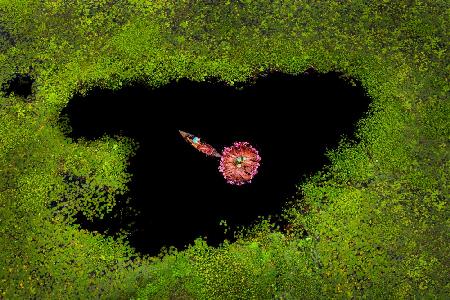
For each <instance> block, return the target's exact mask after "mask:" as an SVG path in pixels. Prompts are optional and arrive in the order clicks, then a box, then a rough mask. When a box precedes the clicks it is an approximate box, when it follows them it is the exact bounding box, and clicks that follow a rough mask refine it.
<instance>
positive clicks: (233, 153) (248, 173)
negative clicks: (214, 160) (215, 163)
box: [219, 142, 261, 185]
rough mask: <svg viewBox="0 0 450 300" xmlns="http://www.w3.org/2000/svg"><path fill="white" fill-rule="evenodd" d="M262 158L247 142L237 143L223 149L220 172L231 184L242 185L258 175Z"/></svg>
mask: <svg viewBox="0 0 450 300" xmlns="http://www.w3.org/2000/svg"><path fill="white" fill-rule="evenodd" d="M260 161H261V157H260V156H259V154H258V151H256V149H255V148H253V147H252V146H250V144H249V143H247V142H235V143H234V144H233V146H231V147H225V148H224V149H223V153H222V157H221V159H220V166H219V171H220V172H221V173H222V175H223V177H224V178H225V179H226V180H227V182H228V183H230V184H236V185H242V184H244V183H248V182H251V181H252V178H253V177H254V176H255V175H256V174H257V173H258V167H259V162H260Z"/></svg>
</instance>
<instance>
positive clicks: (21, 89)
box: [2, 74, 33, 98]
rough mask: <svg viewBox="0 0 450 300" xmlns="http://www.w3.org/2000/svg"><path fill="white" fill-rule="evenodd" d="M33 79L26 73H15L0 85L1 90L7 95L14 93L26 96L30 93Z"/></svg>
mask: <svg viewBox="0 0 450 300" xmlns="http://www.w3.org/2000/svg"><path fill="white" fill-rule="evenodd" d="M32 86H33V79H32V78H31V76H30V75H28V74H16V75H15V76H14V77H13V78H11V79H10V80H9V81H8V82H7V83H6V84H4V85H3V86H2V90H3V91H4V92H5V93H6V95H7V96H9V95H11V93H14V94H15V95H17V96H21V97H25V98H26V97H28V96H30V95H31V93H32Z"/></svg>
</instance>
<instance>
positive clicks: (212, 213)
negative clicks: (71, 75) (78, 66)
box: [62, 70, 369, 254]
mask: <svg viewBox="0 0 450 300" xmlns="http://www.w3.org/2000/svg"><path fill="white" fill-rule="evenodd" d="M368 106H369V99H368V97H367V96H365V92H364V91H363V89H362V88H361V87H360V86H359V85H358V84H357V85H356V86H352V85H351V84H349V83H348V82H346V81H344V80H343V79H341V78H340V77H339V74H336V73H328V74H322V75H320V74H317V73H315V72H314V71H313V70H310V71H309V72H308V73H305V74H303V75H299V76H292V75H286V74H282V73H278V72H273V73H270V74H267V75H266V76H261V77H259V78H258V79H257V81H256V84H255V85H251V86H246V87H245V88H243V89H242V90H236V89H235V88H233V87H228V86H225V85H224V84H222V83H212V82H210V83H206V82H204V83H197V82H191V81H189V80H186V79H183V80H180V81H179V82H178V83H176V82H172V83H170V84H168V85H167V86H165V87H162V88H159V89H156V90H152V89H150V88H146V87H144V86H139V85H134V86H130V87H125V88H123V89H122V90H120V91H118V92H111V91H107V90H99V89H96V90H93V91H91V92H90V93H89V94H88V96H86V97H80V96H77V97H75V98H74V99H72V100H71V101H70V103H69V105H68V106H67V108H65V109H64V111H63V112H62V113H63V114H66V115H67V116H68V117H69V120H70V124H71V126H72V128H73V132H72V134H71V137H72V138H75V139H76V138H79V137H86V138H88V139H95V138H98V137H100V136H102V135H103V134H105V133H106V134H110V135H114V134H121V135H125V136H129V137H132V138H134V139H135V140H137V141H138V142H139V143H140V148H139V150H138V152H137V154H136V156H135V157H134V158H132V159H131V165H130V168H129V171H130V172H131V173H132V174H133V175H134V179H133V181H132V182H131V184H130V189H131V190H130V193H129V195H128V196H129V197H132V198H133V199H134V200H133V203H132V204H130V205H133V206H134V208H136V209H137V210H139V211H140V214H139V215H138V216H135V217H132V218H128V219H127V217H122V218H121V219H114V218H106V219H105V220H104V221H96V222H95V223H89V222H86V221H85V220H82V219H80V222H81V223H82V226H84V227H85V228H89V229H92V230H98V231H105V230H109V231H110V232H112V231H114V230H117V229H118V228H119V227H120V226H123V225H124V223H127V222H130V221H133V222H134V224H133V226H132V229H133V233H132V234H131V235H130V237H129V238H130V243H131V245H133V246H134V247H135V248H136V249H137V250H138V251H141V252H143V253H149V254H156V253H157V252H158V250H159V249H160V248H161V247H162V246H164V245H166V246H169V245H175V246H177V247H180V248H182V247H183V246H185V245H187V244H189V243H191V242H192V241H193V240H194V239H195V238H196V237H198V236H203V237H205V236H206V237H207V241H208V243H210V244H213V245H218V243H220V241H223V239H224V234H223V227H221V226H219V224H218V223H219V221H220V220H222V219H226V220H227V221H228V224H229V225H231V226H235V225H247V224H250V223H251V222H252V221H254V220H256V219H257V217H258V216H260V215H261V216H268V215H272V216H273V215H275V214H277V213H279V212H280V211H281V207H282V206H283V203H285V202H286V200H288V199H290V198H291V197H292V195H293V194H294V193H295V190H296V189H295V185H296V184H297V183H298V182H299V181H300V180H301V179H302V178H304V176H308V175H310V174H312V173H314V172H316V171H317V170H319V169H320V168H321V167H322V166H323V165H324V164H325V163H326V162H327V159H326V157H325V155H324V153H325V150H326V149H327V148H332V147H335V146H337V144H338V141H339V139H340V137H341V135H343V134H344V135H347V136H349V137H352V132H353V131H354V126H355V123H356V121H357V120H358V119H359V118H361V117H362V116H363V115H364V113H365V112H366V111H367V110H368ZM179 129H181V130H184V131H187V132H190V133H192V134H195V135H198V136H199V137H201V138H202V140H204V141H206V142H208V143H209V144H211V145H213V146H214V147H216V148H217V149H219V150H222V149H223V147H225V146H230V145H231V144H232V143H233V142H234V141H248V142H249V143H250V144H251V145H253V146H254V147H255V148H256V149H257V150H258V151H259V153H260V156H261V166H260V168H259V173H258V174H257V175H256V176H255V177H254V180H253V182H252V183H251V184H246V185H243V186H234V185H230V184H227V183H226V181H225V180H224V178H223V177H222V175H221V173H219V171H218V166H219V160H218V159H217V158H211V157H206V156H205V155H204V154H202V153H200V152H198V151H197V150H195V149H194V148H193V147H191V146H190V145H189V144H187V143H186V142H185V141H184V140H183V139H182V138H181V136H180V135H179V133H178V130H179Z"/></svg>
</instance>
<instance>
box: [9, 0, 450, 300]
mask: <svg viewBox="0 0 450 300" xmlns="http://www.w3.org/2000/svg"><path fill="white" fill-rule="evenodd" d="M449 15H450V5H449V4H448V2H447V1H437V0H435V1H432V0H427V1H409V0H408V1H406V0H397V1H389V0H384V1H361V0H360V1H357V0H355V1H353V0H349V1H337V0H336V1H305V0H298V1H294V0H286V1H278V0H271V1H249V0H224V1H214V0H198V1H191V0H190V1H188V0H177V1H174V0H169V1H161V0H154V1H150V0H142V1H137V0H128V1H114V0H99V1H93V0H92V1H88V0H75V1H62V0H42V1H37V0H0V86H1V87H2V89H1V92H0V299H66V298H67V299H95V298H105V299H116V298H120V299H127V298H128V299H130V298H132V299H319V298H324V299H330V298H369V299H390V298H392V299H404V298H426V299H445V298H447V299H448V297H449V296H450V286H449V275H448V274H449V273H448V270H449V269H450V266H449V262H450V259H449V253H450V249H449V232H450V230H449V221H448V220H449V208H448V200H449V186H450V180H449V170H450V159H449V156H450V155H449V139H450V122H449V116H450V104H449V101H448V93H449V90H450V88H449V83H448V78H449V56H448V49H449V42H448V41H449V40H450V39H449V36H448V28H449V22H448V21H449ZM309 68H314V69H315V70H317V71H318V72H321V73H327V72H330V71H339V72H342V73H344V74H345V76H346V77H347V78H348V80H349V82H351V81H352V80H357V81H359V82H361V84H362V86H363V87H364V89H365V91H366V92H367V95H368V96H369V97H370V98H371V105H370V109H369V111H368V112H367V114H366V115H365V117H364V118H363V119H361V120H360V121H359V122H358V129H357V132H356V136H357V140H351V139H342V141H341V142H340V144H339V147H337V148H336V149H330V150H329V151H328V152H327V157H328V163H327V164H326V165H324V166H323V168H322V169H321V171H320V172H317V173H316V174H314V175H313V176H311V177H310V178H307V179H305V180H303V181H302V182H299V183H298V193H297V196H296V201H292V202H291V203H289V204H288V205H286V206H285V207H284V208H283V209H284V210H283V211H284V213H283V217H284V218H285V220H286V222H289V224H290V225H289V228H290V230H289V231H285V230H281V229H280V228H278V227H277V226H276V225H275V224H273V223H271V222H270V220H269V219H266V218H262V219H260V220H259V223H257V224H256V225H255V226H253V227H251V228H250V227H249V228H245V229H244V230H242V232H240V233H239V234H238V236H237V241H235V242H228V241H224V243H223V244H222V245H221V246H220V247H210V246H208V244H207V243H206V241H205V240H202V239H200V238H198V239H196V240H195V241H193V242H192V245H190V246H189V247H188V248H187V249H185V250H177V249H173V248H171V249H168V250H167V251H163V252H161V254H160V255H159V256H155V257H150V256H144V255H140V254H138V253H136V252H135V251H134V250H133V248H132V247H131V246H130V245H129V244H128V243H127V239H126V233H125V232H124V233H123V234H119V235H116V236H114V237H111V236H104V235H102V234H99V233H97V232H94V231H87V230H85V229H82V228H80V226H79V225H76V223H75V221H76V215H77V214H83V215H84V216H85V217H86V218H87V219H89V220H94V221H95V220H98V219H101V218H102V217H103V216H104V215H105V214H107V213H110V212H112V211H114V208H115V207H116V205H117V201H118V200H117V199H119V196H120V195H122V194H124V193H125V192H126V191H127V186H128V183H129V182H130V174H127V172H126V168H127V162H128V159H129V158H130V157H131V156H132V155H133V153H134V152H135V144H134V143H133V141H132V140H131V139H129V138H126V137H120V136H115V137H110V136H105V137H103V138H100V139H97V140H95V141H87V140H78V141H73V140H71V139H69V138H68V137H67V134H66V133H67V132H68V131H69V130H70V128H69V126H68V125H67V123H65V122H64V120H61V119H60V117H59V116H60V112H61V110H62V109H63V108H64V107H65V106H66V105H67V103H68V102H69V100H70V98H71V97H72V96H73V95H74V94H75V93H81V94H86V93H88V92H89V90H90V89H92V88H94V87H102V88H108V89H111V90H118V89H120V88H121V87H122V86H126V85H128V84H130V83H133V82H140V83H144V84H147V85H148V86H151V87H155V88H157V87H160V86H163V85H165V84H166V83H168V82H169V81H171V80H177V79H179V78H188V79H190V80H193V81H205V80H208V79H209V78H218V79H219V80H220V81H223V82H225V83H226V84H228V85H231V86H234V85H236V84H237V83H242V82H246V81H248V80H250V79H252V78H255V77H257V76H258V74H262V73H264V72H267V71H270V70H277V71H281V72H284V73H288V74H300V73H303V72H304V71H305V70H307V69H309ZM18 76H19V77H20V76H22V78H29V79H30V80H31V81H32V86H31V94H29V95H27V94H23V93H21V92H19V91H14V80H15V78H18ZM186 101H188V100H186ZM298 101H304V100H302V99H299V100H298ZM68 178H69V179H68ZM70 178H83V181H82V182H81V183H80V181H77V180H70ZM150 192H151V191H149V193H150ZM305 231H306V232H308V235H307V236H305V235H304V234H303V233H304V232H305Z"/></svg>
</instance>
